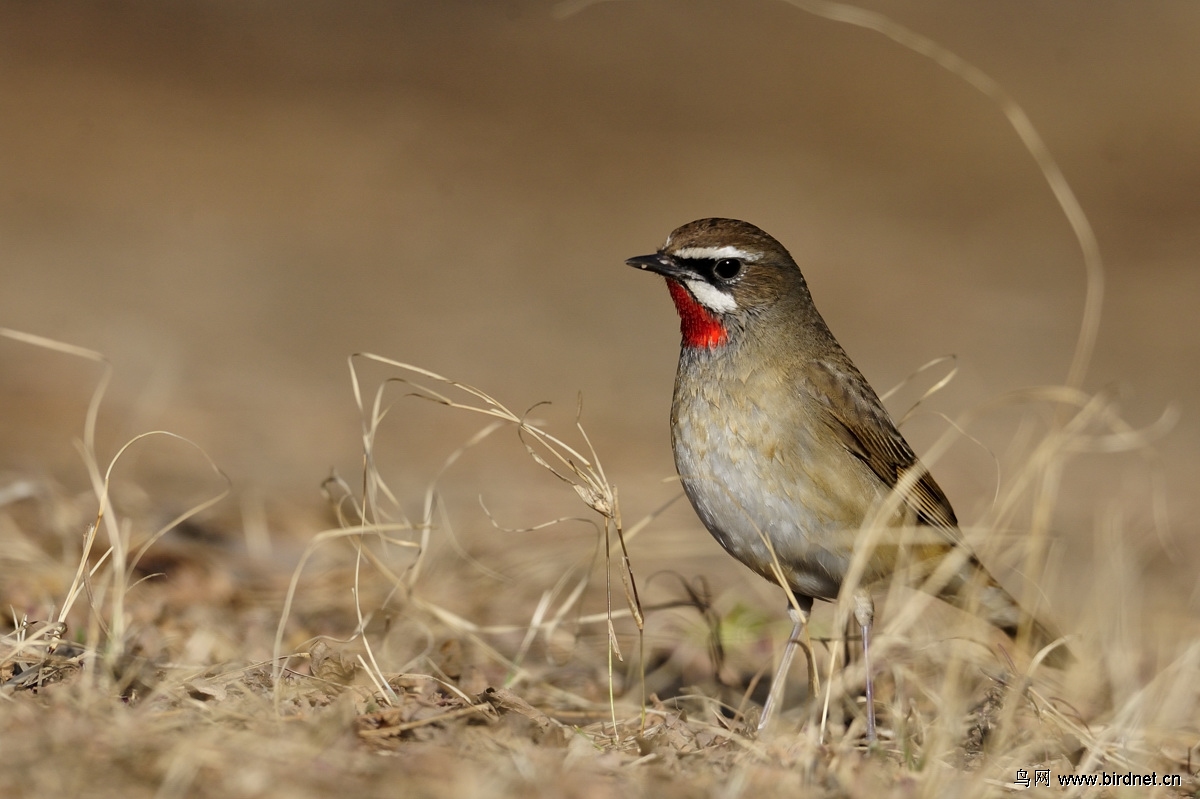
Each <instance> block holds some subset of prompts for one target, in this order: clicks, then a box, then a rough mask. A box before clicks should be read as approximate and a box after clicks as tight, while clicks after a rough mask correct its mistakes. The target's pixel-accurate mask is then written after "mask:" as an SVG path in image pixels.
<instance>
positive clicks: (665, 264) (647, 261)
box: [625, 252, 695, 278]
mask: <svg viewBox="0 0 1200 799" xmlns="http://www.w3.org/2000/svg"><path fill="white" fill-rule="evenodd" d="M625 263H626V264H628V265H629V266H634V267H637V268H638V269H645V270H646V271H647V272H657V273H658V274H660V275H662V276H663V277H673V278H682V277H695V275H693V274H692V272H691V270H690V269H688V268H687V267H685V266H684V265H683V264H681V263H679V260H678V259H676V258H675V257H674V256H671V255H667V254H666V253H662V252H656V253H654V254H653V255H639V256H637V257H636V258H630V259H629V260H628V261H626V262H625Z"/></svg>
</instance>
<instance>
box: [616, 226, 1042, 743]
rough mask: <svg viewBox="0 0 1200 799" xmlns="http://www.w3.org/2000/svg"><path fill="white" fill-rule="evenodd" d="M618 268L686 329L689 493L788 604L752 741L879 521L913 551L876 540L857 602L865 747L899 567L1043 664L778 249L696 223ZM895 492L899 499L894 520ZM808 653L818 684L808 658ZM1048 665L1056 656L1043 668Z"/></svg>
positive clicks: (681, 395)
mask: <svg viewBox="0 0 1200 799" xmlns="http://www.w3.org/2000/svg"><path fill="white" fill-rule="evenodd" d="M626 263H627V264H628V265H629V266H633V267H636V268H638V269H642V270H646V271H649V272H653V273H657V274H658V275H661V276H662V277H664V278H665V279H666V283H667V288H668V290H669V292H670V295H671V299H672V300H673V301H674V304H675V308H676V310H677V311H678V314H679V320H680V333H681V338H682V341H681V346H680V354H679V365H678V370H677V372H676V377H675V390H674V396H673V399H672V403H671V446H672V449H673V452H674V456H675V466H676V469H677V471H678V472H679V476H680V480H681V482H682V484H683V490H684V493H685V494H686V495H687V497H688V499H689V500H690V502H691V504H692V507H693V508H694V510H695V512H696V514H697V516H699V518H700V521H701V522H702V523H703V525H704V527H705V528H707V529H708V531H709V532H710V533H711V534H712V536H713V537H714V538H715V539H716V540H717V542H718V543H720V545H721V546H722V547H723V548H724V549H725V550H726V551H727V552H728V553H729V554H730V555H732V556H733V557H734V558H736V559H737V560H739V561H741V562H742V563H743V564H745V565H746V566H748V567H749V568H750V569H751V570H753V571H754V572H756V573H757V574H759V575H761V576H762V577H764V578H766V579H767V580H769V581H771V582H773V583H776V584H778V585H780V586H781V587H783V588H784V589H785V591H787V592H790V594H791V597H792V599H793V601H792V602H790V603H789V611H788V612H789V615H790V616H791V617H792V620H793V630H792V634H791V636H790V638H789V639H788V644H787V646H786V647H785V650H784V654H783V657H782V658H781V661H780V665H779V669H778V671H777V672H776V675H775V678H774V679H773V680H772V687H771V691H770V695H769V698H768V700H767V702H766V704H765V705H764V707H763V710H762V714H761V716H760V723H759V730H760V731H761V730H762V729H764V728H765V727H766V726H767V724H768V723H769V721H770V718H771V715H772V714H773V712H774V710H775V708H776V707H777V705H778V703H779V700H780V698H781V696H782V686H783V681H784V676H785V675H786V672H787V670H788V667H789V665H790V662H791V660H792V657H793V655H794V653H795V647H796V645H797V643H798V642H800V641H801V640H802V639H801V635H802V634H803V635H805V638H804V639H803V640H805V641H807V631H808V630H807V623H808V617H809V614H810V613H811V610H812V607H813V602H814V600H817V599H820V600H825V601H837V600H838V598H839V595H840V593H841V591H842V588H843V584H844V583H845V581H846V580H847V577H848V574H849V572H850V570H851V563H852V560H853V558H854V555H855V544H856V541H861V540H862V539H863V537H864V536H865V535H867V531H868V528H869V526H870V525H871V524H872V523H873V522H872V520H874V523H875V524H876V525H877V526H878V525H880V524H881V525H882V527H883V529H886V530H888V531H902V530H909V531H916V532H919V533H920V535H915V536H913V535H910V536H909V539H908V542H910V543H906V544H901V543H898V542H900V541H901V540H902V539H903V536H902V535H900V534H899V533H897V535H895V536H892V537H891V538H888V537H878V536H877V537H876V540H875V546H874V548H873V549H871V550H870V551H869V553H868V554H867V557H866V561H865V567H864V568H863V569H862V572H861V578H860V579H859V581H858V586H857V590H856V591H855V592H854V595H853V605H854V616H855V619H856V621H857V622H858V625H859V627H860V629H861V632H862V643H863V662H864V663H863V664H864V668H865V669H866V674H867V678H866V735H867V738H868V740H869V741H871V742H874V741H875V740H876V719H875V708H874V690H873V681H872V677H871V665H870V631H871V626H872V622H873V618H874V604H873V602H872V601H871V598H870V587H871V586H873V585H875V584H876V583H878V582H879V581H881V580H884V579H885V578H888V577H889V576H892V575H893V573H894V572H895V571H896V570H897V569H898V568H900V567H901V566H902V565H905V567H906V568H908V569H909V572H908V573H909V574H910V576H912V575H915V579H913V581H914V582H915V583H916V584H918V585H921V584H922V583H923V582H924V581H925V580H926V578H928V577H929V576H930V575H931V574H933V573H934V572H935V570H937V574H938V575H939V576H940V579H933V580H929V582H928V583H925V584H926V585H927V586H929V587H930V589H931V590H935V591H936V592H937V595H938V596H939V597H940V598H941V599H944V600H946V601H948V602H950V603H951V604H953V605H956V606H958V607H961V608H964V609H967V610H970V611H971V612H974V613H976V614H977V615H979V616H981V617H982V618H984V619H985V620H986V621H988V622H990V623H992V624H994V625H995V626H996V627H998V628H999V629H1001V630H1002V631H1003V632H1004V633H1006V634H1007V635H1009V636H1010V637H1012V638H1014V639H1018V638H1020V639H1021V640H1024V641H1026V642H1027V644H1028V645H1029V646H1031V647H1037V648H1038V649H1040V648H1043V647H1047V646H1049V645H1051V644H1053V643H1055V642H1059V639H1060V636H1059V635H1058V634H1057V632H1055V630H1054V629H1053V628H1052V627H1051V626H1050V625H1049V624H1047V623H1045V622H1044V621H1042V620H1040V619H1037V618H1034V617H1033V616H1032V615H1031V614H1029V613H1027V612H1025V611H1024V610H1023V609H1022V608H1021V607H1020V605H1018V603H1017V602H1016V600H1014V599H1013V597H1012V596H1011V595H1010V594H1009V593H1008V592H1007V591H1005V590H1004V588H1003V587H1001V585H1000V584H999V583H998V582H997V581H996V580H995V579H994V578H993V577H992V576H991V575H990V574H989V573H988V571H987V570H986V569H985V568H984V566H983V564H982V563H980V561H979V560H978V558H977V557H975V555H974V554H973V553H972V552H970V550H969V549H968V548H967V546H966V543H965V541H964V539H963V536H962V533H961V531H960V530H959V527H958V520H957V517H956V516H955V514H954V510H953V508H952V507H951V505H950V501H949V500H948V499H947V497H946V495H945V493H944V492H943V491H942V489H941V488H940V487H939V486H938V484H937V483H936V482H935V481H934V479H933V476H932V475H931V474H930V473H929V470H928V469H926V468H925V467H924V466H923V465H922V463H921V462H920V460H919V459H918V458H917V456H916V454H915V453H914V452H913V449H912V447H910V446H909V444H908V442H907V441H905V440H904V436H903V435H901V433H900V431H899V430H898V429H897V426H896V424H895V422H894V421H893V420H892V417H891V416H890V415H889V413H888V411H887V410H886V409H885V408H884V405H883V403H882V402H881V401H880V399H879V397H878V395H877V394H876V393H875V391H874V390H873V389H872V388H871V386H870V384H869V383H868V382H867V379H866V378H865V377H864V376H863V374H862V373H861V372H860V371H859V370H858V368H857V367H856V366H855V365H854V362H853V361H851V359H850V357H849V356H848V355H847V354H846V352H845V350H843V349H842V347H841V345H840V344H839V343H838V341H837V339H836V338H834V335H833V333H832V332H831V331H830V329H829V326H828V325H827V324H826V323H825V320H824V319H823V318H822V316H821V314H820V312H819V311H818V310H817V307H816V305H814V303H813V298H812V294H811V293H810V291H809V288H808V284H807V282H806V281H805V279H804V276H803V274H802V273H801V271H800V267H799V266H798V265H797V264H796V261H795V260H794V259H793V258H792V256H791V254H790V253H789V252H788V251H787V250H786V249H785V248H784V247H783V245H781V244H780V243H779V242H778V241H776V240H775V239H774V238H772V237H771V236H770V235H768V234H767V233H766V232H764V231H763V230H761V229H760V228H758V227H756V226H754V225H752V224H750V223H748V222H743V221H740V220H737V219H722V218H708V219H699V220H696V221H694V222H689V223H688V224H686V225H683V226H681V227H679V228H676V229H675V230H674V231H672V232H671V234H670V235H669V236H667V239H666V242H665V243H664V244H663V245H662V246H661V247H660V248H659V249H658V250H657V252H655V253H653V254H651V255H641V256H637V257H634V258H630V259H628V260H627V261H626ZM893 492H894V493H895V494H897V495H898V499H896V498H893V499H892V500H891V504H890V505H888V504H887V501H888V499H889V496H890V495H892V494H893ZM881 514H882V516H881ZM954 553H957V555H955V554H954ZM938 567H941V569H940V570H938ZM1059 643H1061V642H1059ZM805 649H806V652H807V654H808V657H809V659H810V662H809V674H810V680H811V679H812V678H813V677H815V674H816V672H815V669H814V667H815V663H814V662H813V656H812V647H811V645H806V647H805ZM1057 652H1065V650H1064V649H1061V647H1060V648H1056V649H1054V650H1051V651H1050V653H1049V654H1055V653H1057ZM1047 662H1061V658H1057V657H1056V658H1050V657H1047Z"/></svg>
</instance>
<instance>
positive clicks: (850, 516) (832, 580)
mask: <svg viewBox="0 0 1200 799" xmlns="http://www.w3.org/2000/svg"><path fill="white" fill-rule="evenodd" d="M699 401H703V398H699ZM742 403H743V404H742V407H741V408H740V409H739V412H738V413H737V414H726V415H724V416H723V417H721V416H716V418H717V423H715V424H713V423H700V422H698V421H697V420H698V419H710V418H714V414H713V412H712V411H711V410H709V409H702V408H697V407H695V406H694V403H693V402H689V401H688V400H687V398H683V400H682V401H681V400H680V398H678V397H677V398H676V407H675V408H674V417H675V418H674V425H673V428H672V429H673V433H674V435H673V442H672V443H673V447H674V451H675V466H676V468H677V469H678V470H679V474H680V477H681V478H682V481H683V485H684V490H685V492H686V493H687V495H688V498H689V499H690V500H691V503H692V506H693V507H694V508H695V510H696V513H697V515H698V516H699V517H700V520H701V521H702V522H703V523H704V526H705V527H706V528H708V531H709V532H710V533H712V535H713V537H714V538H716V539H717V541H718V542H719V543H720V544H721V546H723V547H724V548H725V549H726V550H727V551H728V552H729V553H730V554H731V555H733V556H734V557H735V558H737V559H738V560H740V561H741V562H742V563H744V564H746V565H747V566H749V567H750V568H751V569H753V570H754V571H756V572H758V573H759V574H760V575H762V576H764V577H766V578H767V579H769V580H772V581H777V580H778V578H777V577H776V576H775V573H774V568H773V565H775V566H777V567H778V568H779V569H780V571H781V572H782V574H783V576H784V579H785V580H786V581H787V582H788V583H789V585H790V586H791V588H792V589H793V590H795V591H796V592H797V593H798V594H801V595H803V596H810V597H818V598H822V599H834V598H836V597H837V594H838V591H839V590H840V589H841V584H842V580H843V578H844V577H845V574H846V572H847V570H848V568H849V564H850V560H851V558H852V556H853V544H854V539H855V534H856V533H857V532H858V530H859V528H860V526H861V524H862V522H863V519H864V518H865V517H866V515H867V513H868V512H869V510H870V507H871V505H872V503H874V502H875V501H876V500H877V499H878V497H879V491H878V490H876V489H875V487H874V486H873V485H872V484H871V482H870V481H869V480H866V479H864V478H863V476H862V475H861V474H860V464H858V463H857V461H854V460H853V458H852V456H850V455H849V453H847V452H846V451H845V450H844V449H842V448H839V447H837V445H836V444H833V443H832V442H821V441H818V440H816V439H815V438H814V436H813V435H812V431H811V430H810V429H809V428H807V427H806V426H804V425H803V424H790V425H789V424H784V423H783V421H781V420H780V419H778V418H772V416H771V415H770V414H768V413H766V412H765V411H764V410H762V409H761V408H759V407H758V406H756V405H755V404H754V403H752V402H745V400H744V398H743V399H742ZM734 416H736V419H734V418H733V417H734ZM781 429H783V430H785V431H786V435H780V434H779V433H780V430H781Z"/></svg>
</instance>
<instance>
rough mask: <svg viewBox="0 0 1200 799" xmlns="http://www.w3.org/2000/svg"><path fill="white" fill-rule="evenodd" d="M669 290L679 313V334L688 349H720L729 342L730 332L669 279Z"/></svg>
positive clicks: (677, 284)
mask: <svg viewBox="0 0 1200 799" xmlns="http://www.w3.org/2000/svg"><path fill="white" fill-rule="evenodd" d="M667 289H668V290H669V291H670V292H671V299H672V300H674V301H675V310H677V311H679V332H681V333H682V334H683V343H684V346H687V347H705V348H711V347H719V346H720V345H722V344H724V343H725V342H726V341H728V340H729V331H727V330H726V329H725V325H723V324H721V320H720V319H718V318H717V317H715V316H713V314H712V312H711V311H709V310H708V309H707V308H705V307H704V306H703V305H701V304H700V303H698V302H696V299H695V298H694V297H693V296H692V295H691V294H690V293H689V292H688V290H687V289H685V288H684V287H683V286H681V285H680V284H679V283H677V282H675V281H674V280H671V279H670V278H668V279H667Z"/></svg>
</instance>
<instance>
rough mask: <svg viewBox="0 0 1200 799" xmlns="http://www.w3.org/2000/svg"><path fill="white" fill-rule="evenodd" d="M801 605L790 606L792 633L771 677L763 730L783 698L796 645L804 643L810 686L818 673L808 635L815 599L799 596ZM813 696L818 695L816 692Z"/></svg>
mask: <svg viewBox="0 0 1200 799" xmlns="http://www.w3.org/2000/svg"><path fill="white" fill-rule="evenodd" d="M797 601H798V602H799V605H800V607H799V608H794V607H792V606H791V605H789V606H788V617H789V618H791V620H792V634H791V635H789V636H788V642H787V646H785V647H784V648H783V657H782V658H780V659H779V668H777V669H776V670H775V676H774V677H772V678H771V693H769V694H768V695H767V703H766V704H765V705H763V710H762V716H761V717H760V718H759V720H758V731H759V732H762V731H763V730H765V729H766V728H767V725H768V724H769V723H770V722H771V717H772V716H773V715H774V714H775V710H776V708H777V707H778V706H779V703H780V702H781V701H782V700H783V689H784V686H786V685H787V674H788V670H789V669H791V667H792V658H794V657H795V656H796V645H797V644H801V643H802V644H803V646H804V651H805V653H806V657H807V660H808V674H809V687H810V688H811V686H812V684H813V679H814V678H815V675H816V673H817V672H816V668H815V667H816V657H814V656H813V652H812V640H811V639H810V638H809V635H808V617H809V615H810V614H811V613H812V605H813V600H812V597H797ZM801 633H803V634H804V640H803V641H801V639H800V635H801ZM813 696H816V694H815V693H814V694H813Z"/></svg>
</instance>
